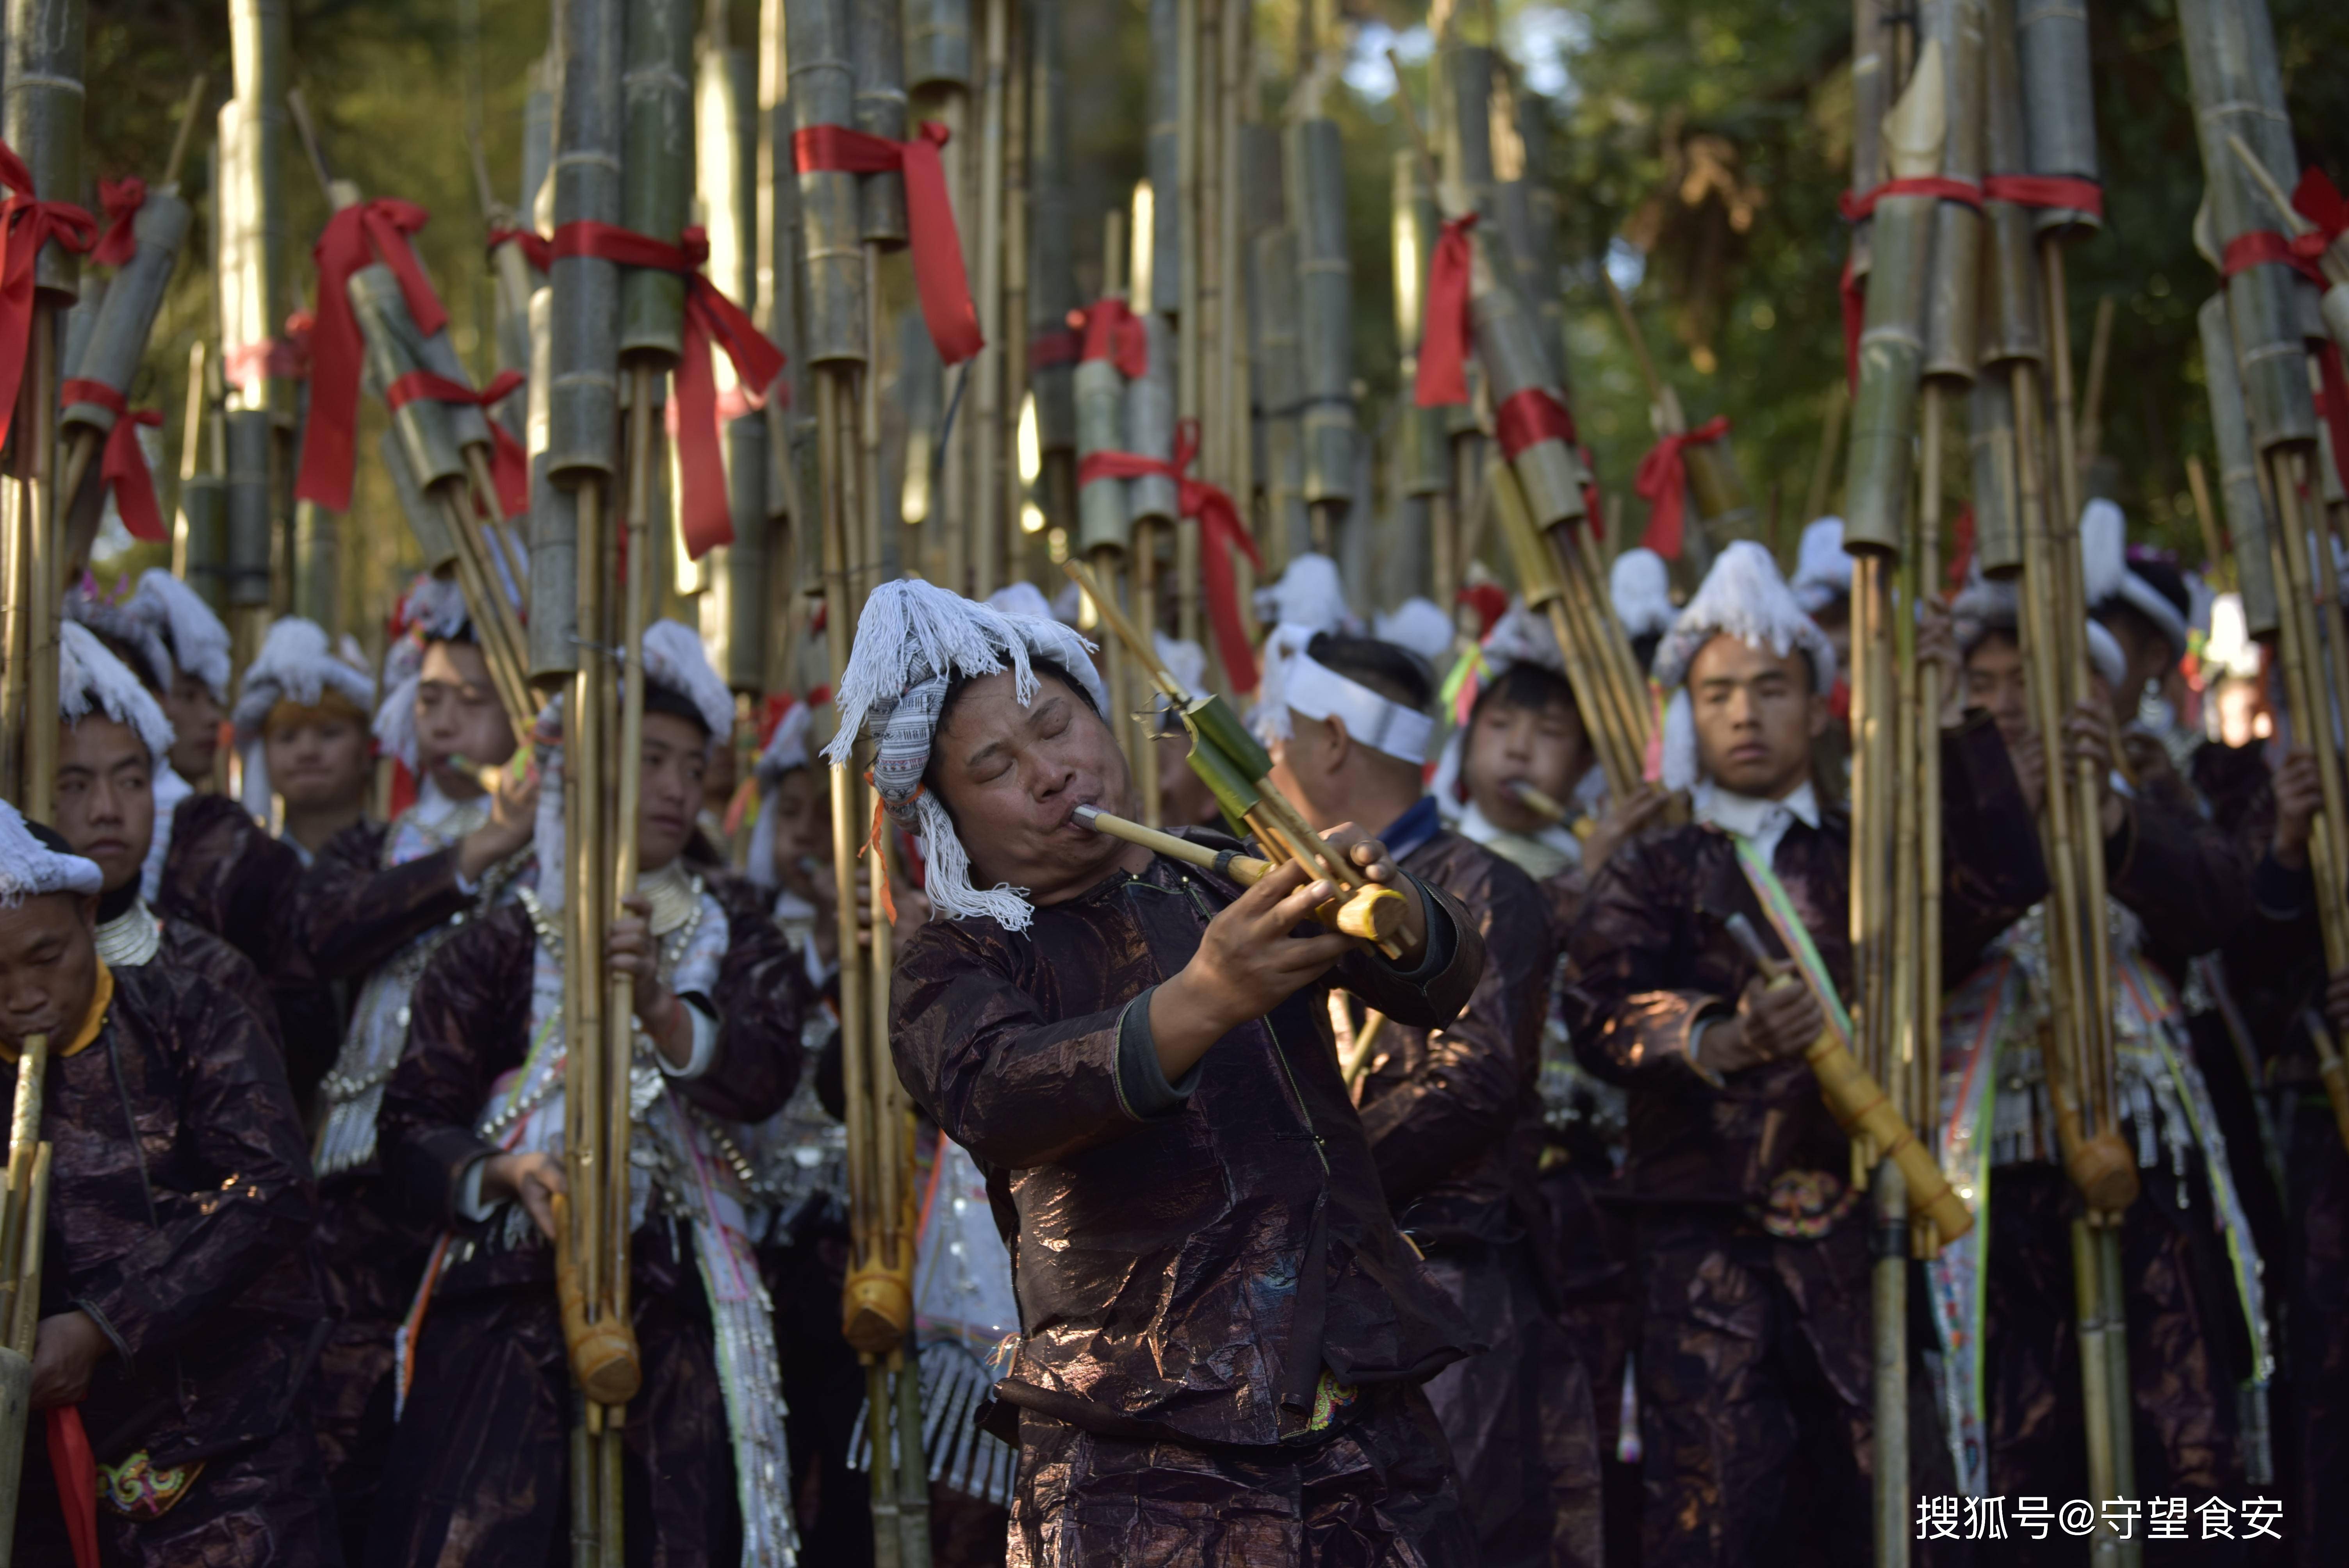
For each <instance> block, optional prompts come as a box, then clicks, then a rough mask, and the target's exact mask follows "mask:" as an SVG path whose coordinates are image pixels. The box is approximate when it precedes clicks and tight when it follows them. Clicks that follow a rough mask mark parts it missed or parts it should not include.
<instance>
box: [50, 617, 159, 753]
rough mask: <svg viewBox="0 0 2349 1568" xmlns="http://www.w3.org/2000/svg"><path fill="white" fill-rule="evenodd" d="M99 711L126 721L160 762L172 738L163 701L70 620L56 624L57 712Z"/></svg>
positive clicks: (70, 715)
mask: <svg viewBox="0 0 2349 1568" xmlns="http://www.w3.org/2000/svg"><path fill="white" fill-rule="evenodd" d="M94 713H95V714H103V715H104V716H105V717H108V718H110V719H112V720H114V721H115V722H116V723H117V724H122V725H128V726H129V727H130V729H131V731H132V732H133V733H134V734H136V735H137V736H138V737H139V738H140V740H141V741H143V742H145V743H146V747H147V754H148V757H149V759H150V761H153V762H157V763H160V762H161V761H162V759H163V756H164V754H165V753H166V752H168V751H170V750H171V742H172V740H173V739H174V738H176V737H175V736H174V734H173V732H172V729H171V720H170V719H168V718H166V717H163V707H162V705H161V704H160V703H159V702H157V701H156V700H155V698H154V697H153V696H151V695H150V693H149V692H148V690H147V688H146V687H145V686H142V685H140V680H139V677H138V676H135V675H133V674H132V673H131V671H130V666H129V665H126V664H124V663H123V662H122V661H121V660H120V659H119V658H116V657H115V656H114V654H113V651H112V650H111V649H109V648H108V647H107V645H105V644H104V643H101V642H99V641H98V634H96V633H95V632H92V631H91V630H90V629H89V628H88V627H87V626H84V625H82V624H79V623H78V622H74V621H64V622H60V623H59V624H58V626H57V716H58V717H60V718H63V719H64V720H65V721H66V722H67V723H68V724H71V723H73V722H75V721H76V720H78V719H83V718H87V717H89V716H90V715H91V714H94Z"/></svg>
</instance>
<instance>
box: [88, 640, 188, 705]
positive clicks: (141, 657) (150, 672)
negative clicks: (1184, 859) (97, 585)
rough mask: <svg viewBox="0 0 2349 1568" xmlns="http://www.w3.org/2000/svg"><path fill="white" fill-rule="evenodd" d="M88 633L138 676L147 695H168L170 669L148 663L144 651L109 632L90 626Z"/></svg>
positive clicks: (169, 689)
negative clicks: (160, 668) (161, 668)
mask: <svg viewBox="0 0 2349 1568" xmlns="http://www.w3.org/2000/svg"><path fill="white" fill-rule="evenodd" d="M89 634H90V635H92V636H94V637H96V638H97V639H98V643H99V645H101V646H103V647H104V648H105V649H106V651H107V652H108V653H109V654H112V655H114V656H115V657H116V658H118V659H120V660H121V661H122V664H123V667H124V668H125V669H128V670H129V672H130V673H131V674H132V675H134V676H138V677H139V684H140V686H145V687H146V688H147V695H148V696H155V697H160V696H167V695H169V693H170V691H171V671H169V670H159V669H157V668H156V667H155V666H154V665H151V664H150V663H148V661H147V655H145V654H144V653H142V652H140V650H139V649H138V648H136V647H133V646H132V645H130V644H129V643H128V642H126V641H124V640H123V639H122V638H120V637H118V636H116V635H114V634H112V633H110V632H101V631H99V630H98V628H97V627H95V626H92V627H90V628H89Z"/></svg>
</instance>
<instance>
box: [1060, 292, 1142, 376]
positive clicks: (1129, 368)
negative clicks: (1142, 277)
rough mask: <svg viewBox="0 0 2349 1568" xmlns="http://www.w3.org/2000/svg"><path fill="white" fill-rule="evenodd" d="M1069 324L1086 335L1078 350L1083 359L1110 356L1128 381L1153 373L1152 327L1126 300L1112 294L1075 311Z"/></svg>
mask: <svg viewBox="0 0 2349 1568" xmlns="http://www.w3.org/2000/svg"><path fill="white" fill-rule="evenodd" d="M1069 325H1071V326H1072V327H1074V328H1076V329H1077V330H1078V331H1079V332H1081V334H1082V335H1083V346H1081V347H1080V348H1079V349H1078V351H1077V358H1078V359H1079V360H1080V361H1084V360H1093V359H1106V360H1108V361H1109V362H1110V363H1111V364H1112V365H1114V366H1117V373H1118V374H1119V375H1120V376H1123V377H1125V378H1126V379H1127V380H1128V381H1139V380H1141V379H1142V378H1143V377H1145V376H1147V375H1149V374H1150V329H1149V328H1148V327H1146V326H1144V325H1142V318H1141V317H1140V316H1137V315H1134V314H1133V310H1132V309H1131V308H1130V307H1129V306H1128V305H1127V304H1126V303H1125V302H1124V301H1123V300H1122V299H1119V298H1118V297H1117V296H1115V295H1114V294H1112V295H1111V296H1109V297H1108V298H1106V299H1097V300H1095V301H1093V303H1092V305H1091V306H1090V307H1089V308H1087V309H1084V310H1072V311H1071V312H1070V313H1069Z"/></svg>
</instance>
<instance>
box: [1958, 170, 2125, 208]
mask: <svg viewBox="0 0 2349 1568" xmlns="http://www.w3.org/2000/svg"><path fill="white" fill-rule="evenodd" d="M1982 194H1983V195H1984V196H1986V197H1988V198H1989V199H1990V200H1991V201H2005V202H2008V203H2010V204H2012V205H2013V206H2017V207H2049V208H2056V207H2061V208H2068V209H2070V210H2071V211H2075V212H2085V213H2087V214H2088V215H2089V216H2090V217H2094V218H2101V217H2103V216H2104V215H2105V188H2104V187H2103V186H2101V185H2099V184H2097V183H2096V182H2095V181H2093V180H2075V179H2073V178H2071V177H2070V176H2068V175H2063V174H1992V175H1990V176H1989V177H1987V178H1986V179H1984V180H1983V181H1982Z"/></svg>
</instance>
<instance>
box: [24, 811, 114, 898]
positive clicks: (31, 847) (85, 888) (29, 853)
mask: <svg viewBox="0 0 2349 1568" xmlns="http://www.w3.org/2000/svg"><path fill="white" fill-rule="evenodd" d="M105 885H106V878H105V876H104V875H103V874H102V873H101V872H99V871H98V862H97V861H86V860H84V859H82V858H81V857H80V856H79V855H61V854H59V853H58V852H57V851H55V850H53V849H51V848H49V846H48V845H47V844H45V843H43V842H41V841H40V840H38V839H36V838H35V837H33V833H32V830H31V829H29V828H27V827H26V826H25V819H24V816H23V815H22V814H21V813H20V812H18V811H17V810H16V807H14V806H12V805H10V804H9V803H8V802H7V801H5V800H0V909H14V908H16V906H17V905H18V904H20V903H24V902H25V901H26V899H28V898H39V897H41V896H43V895H44V894H47V893H53V892H72V893H81V894H85V895H87V894H90V893H95V892H98V891H99V890H101V889H102V888H104V887H105Z"/></svg>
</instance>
